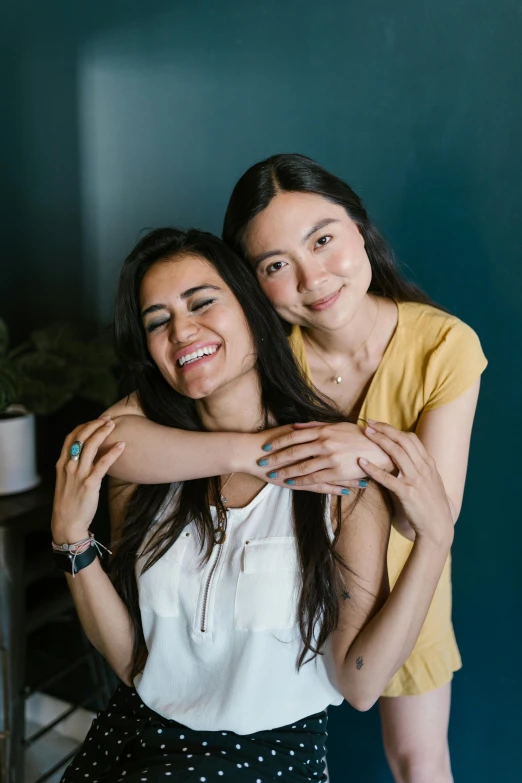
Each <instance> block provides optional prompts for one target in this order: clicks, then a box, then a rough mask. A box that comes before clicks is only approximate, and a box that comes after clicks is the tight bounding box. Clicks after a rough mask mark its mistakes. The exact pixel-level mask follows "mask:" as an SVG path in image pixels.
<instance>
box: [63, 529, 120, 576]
mask: <svg viewBox="0 0 522 783" xmlns="http://www.w3.org/2000/svg"><path fill="white" fill-rule="evenodd" d="M100 547H102V548H103V549H105V550H106V551H107V552H108V553H109V554H110V555H112V552H111V550H110V549H107V547H106V546H103V544H101V543H100V542H99V541H96V539H95V538H94V535H93V533H89V537H88V538H84V539H82V541H76V543H74V544H55V543H54V541H53V542H52V549H53V561H54V564H55V566H56V567H57V568H58V569H59V570H60V571H65V572H66V573H68V574H72V575H73V578H74V575H75V574H77V573H78V571H81V570H82V568H86V567H87V566H88V565H90V564H91V563H92V562H93V560H94V559H95V558H96V556H97V555H99V556H100V557H102V551H101V549H100Z"/></svg>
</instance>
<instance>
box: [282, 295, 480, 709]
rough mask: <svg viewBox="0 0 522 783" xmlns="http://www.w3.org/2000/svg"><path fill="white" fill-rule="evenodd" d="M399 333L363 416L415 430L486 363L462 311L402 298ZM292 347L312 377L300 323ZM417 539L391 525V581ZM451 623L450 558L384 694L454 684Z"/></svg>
mask: <svg viewBox="0 0 522 783" xmlns="http://www.w3.org/2000/svg"><path fill="white" fill-rule="evenodd" d="M397 308H398V321H397V327H396V329H395V332H394V335H393V337H392V339H391V340H390V343H389V345H388V347H387V349H386V351H385V353H384V356H383V358H382V360H381V363H380V365H379V367H378V369H377V371H376V373H375V375H374V377H373V379H372V381H371V384H370V387H369V389H368V393H367V395H366V398H365V400H364V402H363V405H362V408H361V411H360V414H359V421H360V422H362V421H364V420H365V419H375V420H376V421H386V422H388V423H389V424H392V425H393V426H394V427H397V428H398V429H400V430H403V431H409V432H411V431H413V430H415V428H416V426H417V423H418V421H419V418H420V415H421V414H422V413H423V412H424V411H429V410H434V409H435V408H440V407H441V406H442V405H447V404H448V403H450V402H452V401H453V400H456V399H457V397H459V396H460V395H461V394H462V393H463V392H465V391H466V390H467V389H469V388H470V386H472V384H473V383H474V382H475V381H476V380H477V378H479V376H480V375H481V373H482V372H483V371H484V369H485V368H486V365H487V360H486V357H485V356H484V353H483V351H482V348H481V345H480V341H479V338H478V337H477V335H476V333H475V332H474V331H473V329H471V327H469V326H467V324H465V323H463V322H462V321H460V320H459V319H458V318H456V317H455V316H452V315H449V314H448V313H444V312H442V311H441V310H438V309H437V308H435V307H431V306H429V305H425V304H419V303H417V302H398V303H397ZM290 344H291V347H292V350H293V352H294V355H295V356H296V358H297V360H298V362H299V364H300V365H301V367H302V368H303V370H304V372H305V373H306V374H307V376H308V377H309V378H311V372H310V366H309V364H308V360H307V358H306V350H305V345H304V340H303V334H302V331H301V329H300V327H299V326H294V327H293V329H292V332H291V335H290ZM411 547H412V543H411V542H410V541H409V540H408V539H406V538H404V537H403V536H401V535H399V534H398V533H397V532H396V531H395V529H392V534H391V536H390V544H389V548H388V570H389V574H390V582H391V584H392V586H393V585H394V584H395V582H396V581H397V579H398V576H399V574H400V572H401V570H402V568H403V566H404V564H405V562H406V560H407V558H408V555H409V553H410V551H411ZM461 665H462V664H461V660H460V655H459V651H458V647H457V643H456V640H455V635H454V632H453V626H452V622H451V563H450V560H448V563H447V565H446V568H445V569H444V573H443V574H442V577H441V580H440V583H439V586H438V588H437V591H436V593H435V596H434V599H433V602H432V605H431V608H430V611H429V613H428V616H427V618H426V621H425V624H424V626H423V628H422V631H421V634H420V636H419V639H418V641H417V644H416V645H415V649H414V650H413V652H412V654H411V656H410V658H409V659H408V661H407V662H406V663H405V664H404V666H403V667H402V668H401V669H400V670H399V671H398V672H397V674H396V675H395V676H394V678H393V679H392V681H391V682H390V684H389V686H388V687H387V689H386V691H385V692H384V695H385V696H404V695H415V694H419V693H426V692H427V691H430V690H433V689H434V688H439V687H441V686H442V685H444V684H446V683H447V682H449V681H450V680H451V678H452V676H453V672H454V671H457V669H459V668H460V667H461Z"/></svg>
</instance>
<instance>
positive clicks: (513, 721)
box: [0, 0, 522, 783]
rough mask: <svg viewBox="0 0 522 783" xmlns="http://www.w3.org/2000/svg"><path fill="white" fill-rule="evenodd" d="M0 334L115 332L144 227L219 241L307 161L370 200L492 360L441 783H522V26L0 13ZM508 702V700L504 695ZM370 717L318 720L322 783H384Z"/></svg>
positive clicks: (119, 8)
mask: <svg viewBox="0 0 522 783" xmlns="http://www.w3.org/2000/svg"><path fill="white" fill-rule="evenodd" d="M0 27H1V31H2V32H1V36H2V44H3V46H2V54H1V66H2V76H3V78H2V82H3V87H2V91H3V110H4V111H3V112H2V113H3V117H4V119H3V125H2V130H1V133H2V138H1V154H2V158H3V159H4V160H3V163H4V166H3V171H4V177H3V182H4V188H3V191H4V192H3V198H4V199H5V201H4V203H3V207H2V221H3V242H2V249H1V257H2V260H1V265H2V273H1V277H0V314H2V315H4V317H6V318H7V319H8V320H9V322H10V324H11V326H12V327H13V329H14V331H15V333H17V334H19V335H23V333H25V332H26V331H27V330H28V329H29V328H30V327H31V326H33V325H37V324H41V323H42V322H44V321H47V320H49V319H50V318H56V317H62V318H70V317H71V316H73V315H75V314H78V315H79V316H81V317H82V318H87V319H93V320H96V321H101V322H106V321H107V320H109V319H110V316H111V308H112V301H113V294H114V285H115V281H116V278H117V273H118V267H119V265H120V262H121V260H122V258H123V256H124V254H125V253H126V251H127V250H128V249H129V248H130V246H131V245H132V243H133V242H134V240H135V239H136V237H137V235H138V232H139V230H140V229H141V228H143V227H147V226H150V227H152V226H157V225H159V224H162V223H177V224H180V225H183V226H188V225H193V224H194V225H197V226H201V227H205V228H208V229H211V230H214V231H219V229H220V226H221V219H222V215H223V211H224V207H225V204H226V201H227V197H228V194H229V192H230V190H231V187H232V185H233V183H234V181H235V180H236V178H237V177H238V175H239V174H240V173H241V172H242V171H243V170H244V169H245V168H246V167H247V166H248V165H250V164H251V163H253V162H254V161H256V160H257V159H259V158H261V157H263V156H266V155H268V154H271V153H274V152H280V151H300V152H303V153H305V154H308V155H310V156H312V157H315V158H317V159H318V160H319V161H320V162H321V163H323V164H325V165H326V166H328V167H331V168H332V169H333V170H334V171H335V172H337V173H338V174H340V175H342V176H344V177H345V178H346V179H348V181H349V182H350V183H351V184H352V185H353V186H354V187H355V188H356V189H357V190H358V191H359V192H360V193H361V194H362V196H363V198H364V199H365V201H366V203H367V206H368V207H369V210H370V212H371V213H372V215H373V216H374V218H375V220H376V222H377V223H378V225H379V226H380V227H381V228H382V229H383V231H384V232H385V234H386V235H387V236H388V238H389V239H390V240H391V242H392V244H393V245H394V247H395V249H396V251H397V254H398V256H399V257H400V258H401V260H402V261H403V262H404V264H405V265H407V268H408V272H409V274H411V275H412V276H413V277H414V278H415V279H416V280H417V281H418V282H419V283H420V284H422V285H423V286H425V287H426V288H427V290H428V291H429V292H430V294H431V295H432V296H433V297H434V298H435V299H436V300H438V301H440V302H442V303H444V304H445V305H446V306H447V307H448V308H450V309H451V310H453V311H454V312H455V313H457V314H458V315H459V316H461V317H462V318H464V319H465V320H467V321H468V322H469V323H470V324H471V325H472V326H474V327H475V328H476V329H477V330H478V332H479V334H480V336H481V338H482V341H483V345H484V348H485V350H486V353H487V355H488V357H489V359H490V366H489V369H488V371H487V373H486V375H485V377H484V383H483V391H482V396H481V401H480V406H479V411H478V416H477V424H476V430H475V435H474V439H473V448H472V457H471V465H470V473H469V482H468V486H467V492H466V500H465V506H464V510H463V513H462V517H461V519H460V521H459V523H458V528H457V538H456V542H455V547H454V572H455V573H454V581H455V609H454V620H455V625H456V630H457V635H458V638H459V642H460V645H461V649H462V653H463V657H464V662H465V667H464V669H463V670H462V672H461V673H459V674H458V675H457V677H456V678H455V684H454V709H453V715H452V723H451V745H452V753H453V764H454V772H455V778H456V781H457V782H458V781H466V782H467V781H473V783H490V782H491V781H502V783H515V782H516V781H519V780H520V778H521V772H520V768H521V759H520V750H519V745H520V731H521V728H522V725H521V724H522V720H521V717H520V697H521V696H522V678H521V665H520V663H521V631H520V627H521V617H520V614H521V612H520V605H521V602H520V595H521V589H522V583H521V581H522V580H521V577H520V570H521V568H520V561H521V550H522V533H521V521H522V514H521V512H520V502H521V492H520V485H521V480H520V474H521V467H522V465H521V459H520V435H521V421H520V420H521V414H520V409H521V404H520V403H521V394H520V388H521V383H522V378H521V351H520V343H521V337H522V330H521V320H522V318H521V309H522V308H521V304H520V300H521V292H522V274H521V268H522V265H521V262H520V252H519V233H520V230H519V229H520V222H521V221H520V212H521V189H520V183H521V180H522V153H521V148H522V144H521V139H522V101H521V83H522V46H521V41H522V5H521V3H520V2H515V0H497V1H496V2H495V3H492V2H490V0H488V1H487V2H486V0H440V1H439V2H433V0H431V1H428V0H409V1H408V0H396V2H394V3H390V2H389V0H367V1H366V2H365V3H355V2H351V1H350V0H323V1H322V2H321V3H317V2H312V0H300V2H297V0H289V1H287V2H281V0H279V2H277V1H276V0H264V2H256V3H253V2H237V0H236V2H233V0H222V2H210V0H177V2H172V1H171V2H161V1H160V0H148V2H145V1H143V2H135V1H133V0H120V1H119V2H116V1H115V0H112V1H111V0H103V1H102V0H90V2H89V3H81V4H73V3H71V2H69V0H47V1H46V2H45V1H44V2H39V3H29V2H27V0H18V2H13V0H7V2H4V4H3V6H2V20H1V25H0ZM517 694H518V696H517ZM378 731H379V730H378V720H377V715H376V712H375V711H372V712H370V713H369V714H367V715H358V714H356V713H354V712H353V711H351V710H350V709H348V708H345V707H343V708H340V709H338V710H334V711H332V717H331V733H330V739H331V743H330V748H331V752H330V767H331V772H332V780H333V782H334V783H341V782H343V783H344V781H350V783H377V782H379V783H381V782H382V783H384V781H389V780H390V778H389V775H388V773H387V771H386V768H385V764H384V760H383V755H382V751H381V746H380V740H379V733H378Z"/></svg>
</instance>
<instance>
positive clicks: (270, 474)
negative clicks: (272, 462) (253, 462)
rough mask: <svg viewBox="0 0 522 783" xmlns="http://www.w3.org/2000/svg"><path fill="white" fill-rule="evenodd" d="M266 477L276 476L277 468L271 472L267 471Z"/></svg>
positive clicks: (272, 477)
mask: <svg viewBox="0 0 522 783" xmlns="http://www.w3.org/2000/svg"><path fill="white" fill-rule="evenodd" d="M268 478H271V479H274V478H277V470H273V471H272V472H271V473H269V474H268Z"/></svg>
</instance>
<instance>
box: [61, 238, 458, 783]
mask: <svg viewBox="0 0 522 783" xmlns="http://www.w3.org/2000/svg"><path fill="white" fill-rule="evenodd" d="M116 330H117V341H118V348H119V351H120V355H121V358H122V360H123V363H124V366H126V367H127V369H128V370H129V374H130V381H131V383H132V388H134V389H136V394H137V398H138V401H139V404H140V405H141V407H142V409H143V411H144V412H145V413H146V415H147V416H148V417H149V419H150V420H151V421H154V422H156V423H157V424H158V425H163V426H167V427H175V428H177V429H179V430H183V431H204V430H206V431H217V430H219V431H234V430H236V431H239V432H245V433H249V432H257V431H258V430H259V429H265V428H266V427H268V426H271V425H272V426H273V425H276V424H277V425H285V424H288V423H289V422H292V421H295V420H300V421H312V420H317V419H321V420H323V421H327V422H331V423H332V424H333V423H335V422H342V421H343V419H344V417H343V416H342V414H340V413H339V412H338V411H337V410H336V409H335V408H334V407H332V406H331V405H330V404H329V402H328V401H326V400H325V399H324V398H322V397H321V396H319V395H318V394H317V393H316V392H315V391H314V390H313V389H312V388H311V387H310V386H309V385H308V383H307V381H306V379H305V377H304V376H302V375H301V373H300V371H299V369H298V366H297V364H296V362H295V360H294V358H293V355H292V352H291V350H290V347H289V345H288V344H287V342H286V340H285V339H284V332H282V326H281V324H280V322H279V320H278V318H277V316H276V314H275V313H274V311H273V310H272V308H271V307H270V305H269V303H268V301H267V300H266V298H265V297H264V296H263V294H262V293H261V291H260V289H259V287H258V286H257V284H256V282H255V279H254V278H253V276H252V275H251V273H250V271H249V270H248V269H247V268H246V267H245V266H244V264H243V263H242V262H241V261H240V260H239V259H238V258H237V257H236V256H235V254H234V253H233V252H232V251H231V250H229V249H228V248H227V247H226V246H225V245H224V244H223V243H222V242H220V240H217V239H216V238H214V237H211V236H210V235H208V234H203V233H201V232H195V231H191V232H188V233H183V232H180V231H176V230H174V229H161V230H158V231H155V232H152V233H151V234H150V235H148V236H147V237H145V238H144V239H143V240H141V242H140V243H139V244H138V246H137V247H136V248H135V249H134V251H133V252H132V253H131V254H130V256H129V257H128V259H127V260H126V262H125V264H124V267H123V271H122V275H121V281H120V289H119V293H118V301H117V310H116ZM375 426H376V432H379V436H380V439H381V442H382V445H383V446H384V447H385V449H386V451H387V452H388V453H389V454H390V455H391V457H392V458H393V460H394V462H395V464H396V465H397V466H398V468H399V470H400V476H393V475H391V474H389V473H386V472H384V471H383V470H381V469H380V468H378V467H377V466H375V465H374V464H372V463H371V462H369V461H367V460H365V461H364V468H365V471H366V473H367V474H368V475H369V476H370V477H371V478H373V479H375V481H376V482H379V483H381V484H382V485H383V486H384V487H386V488H388V489H389V490H390V491H391V492H392V493H395V494H396V496H397V497H398V499H399V500H400V502H401V503H402V505H403V507H404V509H405V513H406V514H407V518H408V520H409V522H410V524H411V525H412V528H413V529H414V530H415V532H416V540H415V543H414V544H413V547H412V549H411V552H410V555H409V557H408V560H407V563H406V565H405V567H404V569H403V572H402V575H401V577H400V579H399V581H398V582H397V585H396V587H395V590H394V591H393V593H392V594H391V595H390V594H389V591H388V578H387V564H386V550H387V545H388V538H389V520H390V515H389V510H388V506H387V503H386V499H385V494H383V492H382V491H381V490H379V489H378V488H377V484H376V483H373V482H372V483H371V484H370V487H368V489H367V490H366V491H365V493H364V494H362V493H357V492H351V493H350V491H349V490H346V489H345V490H344V494H341V496H340V497H338V498H335V499H333V500H332V501H331V502H330V500H329V499H328V498H327V497H326V496H325V495H324V494H319V493H314V494H312V493H308V492H302V493H292V492H291V491H290V490H289V489H287V488H285V487H279V486H277V485H274V484H268V483H267V482H265V481H263V480H261V479H258V478H256V477H252V476H250V475H247V474H234V473H232V474H230V475H225V476H223V475H221V476H214V477H206V478H200V479H197V480H188V481H185V482H184V483H182V484H178V485H176V486H169V485H142V486H138V487H136V488H134V489H133V490H127V493H128V494H127V497H126V498H125V500H124V501H123V502H122V501H120V505H121V507H122V514H121V517H120V519H119V525H117V529H116V530H115V536H114V538H115V540H114V543H113V547H114V555H113V559H112V562H111V578H109V577H108V576H107V574H106V573H105V572H104V570H103V569H102V567H101V564H100V562H99V560H98V559H97V557H96V551H95V550H96V547H95V546H91V544H92V543H93V542H92V540H91V539H90V536H89V531H88V528H89V525H90V522H91V521H92V517H93V515H94V511H95V508H96V502H97V496H98V491H99V485H100V481H101V478H102V477H103V475H104V474H105V472H106V471H107V470H108V469H109V468H110V466H111V465H115V464H117V461H118V460H119V459H120V458H121V455H122V454H123V453H125V452H124V449H123V444H122V443H121V442H119V443H117V444H115V445H114V446H113V447H112V448H111V449H109V450H108V451H107V452H106V453H105V455H104V456H101V457H99V451H100V449H101V447H102V446H103V444H104V443H106V442H107V441H108V440H109V438H110V437H111V434H112V432H113V429H114V423H113V421H111V420H110V419H108V420H103V419H100V420H97V421H95V422H90V423H89V424H87V425H83V426H82V427H80V428H78V429H77V430H75V431H74V433H72V434H71V435H70V436H69V437H68V438H67V440H66V443H65V445H64V448H63V451H62V455H61V457H60V460H59V462H58V465H57V488H56V495H55V503H54V510H53V520H52V533H53V541H54V549H55V557H56V560H57V564H58V565H60V567H62V568H63V569H64V570H65V571H66V572H68V573H69V575H68V581H69V584H70V587H71V590H72V593H73V597H74V600H75V604H76V606H77V609H78V612H79V615H80V619H81V622H82V624H83V627H84V629H85V631H86V633H87V635H88V637H89V639H90V640H91V641H92V643H93V644H94V645H95V646H96V647H97V648H98V650H100V652H101V653H102V654H103V655H104V656H105V657H106V659H107V660H108V661H109V663H110V664H111V665H112V667H113V668H114V670H115V672H116V673H117V674H118V675H119V677H120V678H121V679H122V681H123V684H122V685H121V686H120V687H119V689H118V690H117V692H116V694H115V696H114V697H113V699H112V702H111V704H110V706H109V708H108V709H107V710H106V711H104V712H102V713H101V714H100V715H99V716H98V718H97V719H96V720H95V721H94V723H93V727H92V728H91V731H90V732H89V735H88V737H87V739H86V741H85V743H84V745H83V747H82V749H81V750H80V752H79V753H78V755H77V756H76V758H75V759H74V760H73V762H72V763H71V764H70V766H69V767H68V769H67V771H66V773H65V775H64V781H67V782H69V781H79V780H80V779H81V780H82V781H84V780H85V779H86V778H90V780H91V781H92V783H96V781H101V780H103V781H116V780H118V781H123V780H133V781H138V780H139V781H156V780H159V779H162V780H163V779H164V778H166V777H168V776H173V780H176V781H185V780H197V781H217V780H220V779H222V778H223V779H227V778H228V779H229V780H243V781H247V782H248V783H250V781H266V780H276V779H278V778H279V777H283V779H285V780H296V781H297V780H321V779H324V741H325V736H326V734H325V732H326V715H325V710H326V707H327V706H328V705H329V704H338V703H340V702H341V701H342V699H343V698H346V699H348V700H349V701H350V702H351V703H352V704H353V705H354V706H355V707H356V708H358V709H368V708H369V707H370V706H371V705H372V704H373V703H374V702H375V700H376V699H377V698H378V697H379V695H380V693H381V691H382V689H383V687H384V686H385V684H386V683H387V682H388V680H389V679H390V677H391V676H392V675H393V674H394V672H395V671H396V670H397V669H398V668H399V667H400V666H401V665H402V663H403V662H404V660H405V659H406V658H407V657H408V655H409V653H410V651H411V649H412V648H413V646H414V644H415V639H416V637H417V634H418V632H419V630H420V628H421V626H422V623H423V621H424V618H425V616H426V613H427V611H428V608H429V605H430V602H431V599H432V596H433V593H434V590H435V588H436V585H437V582H438V579H439V577H440V574H441V572H442V569H443V567H444V562H445V560H446V557H447V554H448V551H449V548H450V546H451V542H452V539H453V522H452V518H451V512H450V508H449V505H448V501H447V498H446V494H445V492H444V487H443V484H442V481H441V479H440V476H439V474H438V472H437V470H436V468H435V464H434V461H433V460H432V459H431V458H430V457H429V456H428V455H427V453H426V451H425V449H424V448H423V446H422V444H421V443H420V441H419V440H418V438H417V437H416V436H415V435H413V434H405V433H401V432H398V431H397V430H395V429H394V428H393V427H390V426H383V425H377V424H376V425H375Z"/></svg>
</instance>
